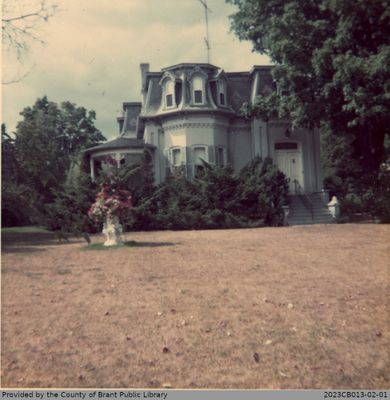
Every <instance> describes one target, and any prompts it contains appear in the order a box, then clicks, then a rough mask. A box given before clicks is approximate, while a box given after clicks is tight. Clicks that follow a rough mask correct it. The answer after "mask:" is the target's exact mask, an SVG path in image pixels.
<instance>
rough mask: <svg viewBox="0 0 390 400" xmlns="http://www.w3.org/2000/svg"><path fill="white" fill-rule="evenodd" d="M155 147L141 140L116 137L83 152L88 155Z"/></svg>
mask: <svg viewBox="0 0 390 400" xmlns="http://www.w3.org/2000/svg"><path fill="white" fill-rule="evenodd" d="M155 147H156V146H153V145H152V144H148V143H145V142H144V141H143V140H140V139H134V138H125V137H118V138H116V139H114V140H110V141H108V142H106V143H102V144H99V145H97V146H94V147H90V148H89V149H86V150H84V154H86V155H90V154H92V153H95V152H97V151H100V150H119V149H123V150H128V149H143V148H149V149H154V148H155Z"/></svg>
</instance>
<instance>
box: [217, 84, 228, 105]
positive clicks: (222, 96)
mask: <svg viewBox="0 0 390 400" xmlns="http://www.w3.org/2000/svg"><path fill="white" fill-rule="evenodd" d="M218 101H219V105H220V106H224V105H225V104H226V88H225V82H223V81H219V82H218Z"/></svg>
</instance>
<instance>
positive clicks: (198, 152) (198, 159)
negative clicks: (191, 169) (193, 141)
mask: <svg viewBox="0 0 390 400" xmlns="http://www.w3.org/2000/svg"><path fill="white" fill-rule="evenodd" d="M202 160H204V161H207V155H206V147H204V146H202V147H200V146H199V147H194V164H195V165H203V164H202Z"/></svg>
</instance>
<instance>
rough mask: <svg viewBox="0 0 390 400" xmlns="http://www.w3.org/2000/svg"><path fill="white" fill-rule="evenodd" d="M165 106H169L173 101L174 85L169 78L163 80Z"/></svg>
mask: <svg viewBox="0 0 390 400" xmlns="http://www.w3.org/2000/svg"><path fill="white" fill-rule="evenodd" d="M164 88H165V107H166V108H171V107H173V105H174V103H175V85H174V83H173V81H172V80H171V79H168V80H167V81H166V82H165V87H164Z"/></svg>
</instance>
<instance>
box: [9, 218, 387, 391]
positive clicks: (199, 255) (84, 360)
mask: <svg viewBox="0 0 390 400" xmlns="http://www.w3.org/2000/svg"><path fill="white" fill-rule="evenodd" d="M389 234H390V228H389V226H384V225H370V224H367V225H356V224H349V225H317V226H307V227H292V228H264V229H248V230H223V231H189V232H149V233H129V234H127V239H128V240H134V241H136V242H137V243H136V244H137V245H135V246H132V247H124V248H122V249H115V250H107V251H99V250H91V251H85V250H83V248H84V247H85V243H83V242H82V241H78V240H73V241H71V243H70V244H58V243H57V242H55V241H53V240H52V239H51V238H50V237H47V236H41V237H39V235H38V236H37V234H35V235H33V236H31V234H30V236H29V235H28V234H19V235H16V234H15V235H13V236H12V235H10V234H8V235H7V234H6V235H5V237H4V244H3V257H2V385H3V387H16V386H17V387H107V388H115V387H144V388H146V387H148V388H152V387H162V386H163V385H165V384H170V385H171V386H172V387H174V388H388V387H389V383H390V377H389V375H390V374H389V371H390V366H389V360H390V358H389V348H390V346H389V342H390V331H389V324H390V321H389V310H390V307H389V264H388V261H389V251H388V250H389V249H388V244H389ZM102 240H103V238H102V237H101V236H96V237H94V238H93V241H94V242H99V241H102ZM164 348H166V349H164ZM255 353H257V356H254V354H255ZM255 358H256V360H255Z"/></svg>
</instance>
